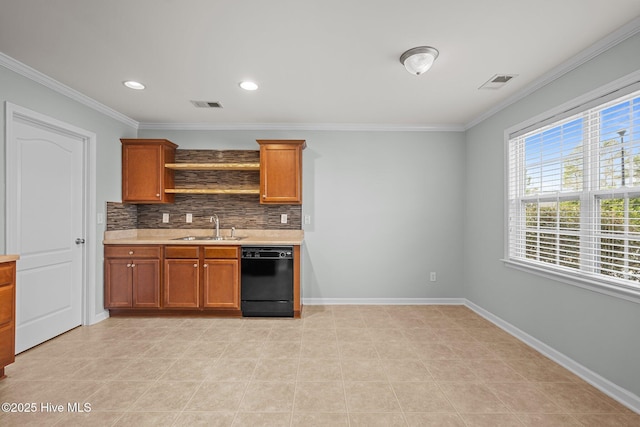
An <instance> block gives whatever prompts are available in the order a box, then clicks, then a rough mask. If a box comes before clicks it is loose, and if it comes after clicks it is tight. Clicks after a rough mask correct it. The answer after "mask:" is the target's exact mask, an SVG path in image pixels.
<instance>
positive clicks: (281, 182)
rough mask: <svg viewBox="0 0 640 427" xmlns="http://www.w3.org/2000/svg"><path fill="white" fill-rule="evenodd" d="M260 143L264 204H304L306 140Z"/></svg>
mask: <svg viewBox="0 0 640 427" xmlns="http://www.w3.org/2000/svg"><path fill="white" fill-rule="evenodd" d="M257 142H258V144H260V203H271V204H291V205H299V204H302V150H303V149H304V148H305V147H306V143H305V141H304V140H264V139H262V140H257Z"/></svg>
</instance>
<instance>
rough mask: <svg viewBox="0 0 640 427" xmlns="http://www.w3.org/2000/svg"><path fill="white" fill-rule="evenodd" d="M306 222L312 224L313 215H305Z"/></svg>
mask: <svg viewBox="0 0 640 427" xmlns="http://www.w3.org/2000/svg"><path fill="white" fill-rule="evenodd" d="M304 223H305V224H311V215H305V216H304Z"/></svg>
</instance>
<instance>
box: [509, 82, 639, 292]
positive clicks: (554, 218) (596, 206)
mask: <svg viewBox="0 0 640 427" xmlns="http://www.w3.org/2000/svg"><path fill="white" fill-rule="evenodd" d="M507 156H508V158H507V161H508V183H507V196H508V227H509V228H508V246H509V247H508V257H509V259H511V260H515V261H519V262H524V263H531V264H534V265H537V266H542V267H544V268H548V269H556V270H559V271H561V272H563V273H569V274H575V275H580V276H587V277H590V278H594V279H597V280H602V281H606V282H607V283H615V284H616V286H623V287H627V288H633V289H637V290H640V91H636V92H633V93H631V94H628V95H625V96H622V97H618V98H616V99H613V100H608V101H607V102H605V103H601V104H600V105H597V106H592V107H591V108H588V109H586V110H584V111H581V112H579V113H574V114H572V115H570V116H569V117H564V118H562V119H559V120H556V121H553V122H551V123H546V124H545V125H544V126H542V127H539V128H537V129H534V130H528V131H527V132H526V133H522V134H520V135H517V136H513V137H512V138H511V139H510V140H509V141H508V153H507Z"/></svg>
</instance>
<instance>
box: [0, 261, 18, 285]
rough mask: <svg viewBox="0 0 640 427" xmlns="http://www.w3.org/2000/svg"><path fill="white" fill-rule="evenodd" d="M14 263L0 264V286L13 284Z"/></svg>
mask: <svg viewBox="0 0 640 427" xmlns="http://www.w3.org/2000/svg"><path fill="white" fill-rule="evenodd" d="M14 265H15V263H13V262H7V263H3V264H0V285H8V284H11V283H13V266H14Z"/></svg>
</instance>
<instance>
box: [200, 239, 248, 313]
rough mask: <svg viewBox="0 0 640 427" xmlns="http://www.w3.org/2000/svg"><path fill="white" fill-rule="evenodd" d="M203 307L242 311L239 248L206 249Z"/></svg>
mask: <svg viewBox="0 0 640 427" xmlns="http://www.w3.org/2000/svg"><path fill="white" fill-rule="evenodd" d="M204 252H205V259H204V265H203V280H202V285H203V289H204V295H203V297H204V298H203V307H205V308H228V309H236V310H239V309H240V262H239V261H238V258H239V255H240V248H239V247H237V246H236V247H224V248H223V247H220V248H204Z"/></svg>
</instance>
